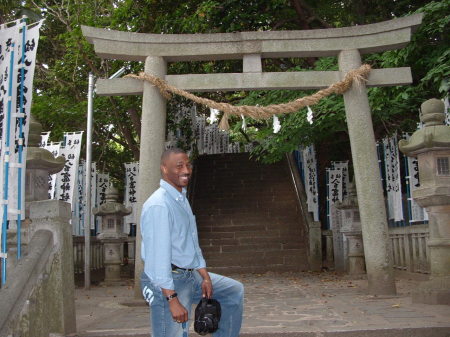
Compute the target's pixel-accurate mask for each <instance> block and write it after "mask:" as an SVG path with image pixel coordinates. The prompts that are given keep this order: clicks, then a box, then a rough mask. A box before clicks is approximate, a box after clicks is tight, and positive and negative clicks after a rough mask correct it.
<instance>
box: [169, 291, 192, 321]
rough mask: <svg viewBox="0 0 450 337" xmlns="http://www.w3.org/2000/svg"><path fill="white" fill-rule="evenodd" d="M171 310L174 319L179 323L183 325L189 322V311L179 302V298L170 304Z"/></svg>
mask: <svg viewBox="0 0 450 337" xmlns="http://www.w3.org/2000/svg"><path fill="white" fill-rule="evenodd" d="M169 309H170V312H171V313H172V318H173V320H174V321H175V322H177V323H183V322H186V321H187V320H188V311H187V310H186V308H185V307H184V306H183V305H182V304H181V303H180V301H178V298H176V297H175V298H174V299H172V300H170V302H169Z"/></svg>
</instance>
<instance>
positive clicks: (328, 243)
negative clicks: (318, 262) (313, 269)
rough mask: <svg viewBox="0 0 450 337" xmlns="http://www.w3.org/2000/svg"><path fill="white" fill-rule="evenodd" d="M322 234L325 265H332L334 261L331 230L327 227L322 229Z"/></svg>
mask: <svg viewBox="0 0 450 337" xmlns="http://www.w3.org/2000/svg"><path fill="white" fill-rule="evenodd" d="M322 235H323V236H324V237H325V249H326V253H325V260H326V264H327V266H328V267H329V266H332V265H333V263H334V253H333V232H332V231H331V230H329V229H327V230H324V231H322Z"/></svg>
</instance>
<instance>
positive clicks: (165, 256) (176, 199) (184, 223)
mask: <svg viewBox="0 0 450 337" xmlns="http://www.w3.org/2000/svg"><path fill="white" fill-rule="evenodd" d="M141 235H142V245H141V257H142V259H143V260H144V271H145V273H146V274H147V276H148V277H149V278H150V280H151V281H152V282H153V283H154V284H155V285H156V286H159V287H161V288H164V289H174V284H173V279H172V267H171V264H172V263H173V264H174V265H176V266H178V267H181V268H193V269H200V268H205V267H206V263H205V259H204V258H203V255H202V251H201V249H200V246H199V243H198V234H197V224H196V222H195V216H194V214H193V213H192V209H191V206H190V205H189V201H188V200H187V198H186V189H184V188H183V191H182V193H180V192H178V190H177V189H176V188H175V187H173V186H172V185H170V184H169V183H167V182H166V181H164V180H163V179H161V181H160V188H159V189H158V190H156V191H155V192H154V193H153V194H152V195H151V196H150V198H148V199H147V201H146V202H145V203H144V205H143V207H142V213H141Z"/></svg>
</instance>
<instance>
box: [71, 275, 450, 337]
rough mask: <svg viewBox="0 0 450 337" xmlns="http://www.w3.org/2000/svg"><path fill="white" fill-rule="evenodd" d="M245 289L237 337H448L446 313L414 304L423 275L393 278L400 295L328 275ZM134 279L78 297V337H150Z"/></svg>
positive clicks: (265, 278) (262, 279)
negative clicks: (413, 294)
mask: <svg viewBox="0 0 450 337" xmlns="http://www.w3.org/2000/svg"><path fill="white" fill-rule="evenodd" d="M233 277H234V278H235V279H237V280H239V281H241V282H242V283H243V284H244V286H245V291H246V295H245V308H244V323H243V327H242V330H241V331H242V333H241V335H242V336H248V337H250V336H252V337H253V336H254V337H256V336H258V337H269V336H271V337H272V336H289V337H312V336H317V337H318V336H321V337H325V336H346V337H347V336H348V337H353V336H355V337H356V336H358V337H364V336H374V337H375V336H377V337H379V336H396V337H397V336H410V337H428V336H429V337H432V336H433V337H450V306H445V305H425V304H413V303H412V301H411V291H412V290H413V289H414V288H416V287H417V286H418V285H419V284H420V282H422V281H424V280H426V279H427V276H426V275H420V274H410V273H405V272H401V273H397V274H396V285H397V290H398V295H397V296H390V297H386V296H385V297H375V296H369V295H367V293H366V290H367V280H364V279H359V280H356V279H350V278H349V277H347V276H342V275H336V274H335V273H331V272H322V273H305V272H303V273H283V274H276V273H267V274H238V275H233ZM132 287H133V282H132V280H128V281H124V282H123V283H122V285H120V286H109V287H105V286H93V287H91V289H90V290H84V289H82V288H78V289H77V290H76V311H77V331H78V333H77V334H76V336H80V337H94V336H95V337H96V336H114V337H121V336H139V337H141V336H142V337H143V336H149V335H150V333H149V331H150V323H149V307H148V306H146V305H145V303H144V301H143V300H135V299H134V298H133V288H132ZM192 335H193V336H198V335H197V334H195V333H194V332H193V333H192Z"/></svg>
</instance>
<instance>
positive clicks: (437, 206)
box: [399, 99, 450, 304]
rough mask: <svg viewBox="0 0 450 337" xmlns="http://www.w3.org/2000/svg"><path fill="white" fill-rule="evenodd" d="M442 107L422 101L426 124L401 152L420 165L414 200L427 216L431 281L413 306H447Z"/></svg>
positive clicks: (449, 143) (449, 147)
mask: <svg viewBox="0 0 450 337" xmlns="http://www.w3.org/2000/svg"><path fill="white" fill-rule="evenodd" d="M444 109H445V107H444V103H443V102H442V101H440V100H438V99H430V100H427V101H425V102H424V103H423V104H422V106H421V110H422V113H421V115H420V120H421V121H422V122H423V123H424V124H425V125H424V127H423V128H422V129H421V130H417V131H416V132H414V134H413V135H412V136H411V138H410V139H409V140H408V141H406V140H401V141H400V142H399V148H400V151H402V152H403V153H404V154H405V155H407V156H410V157H417V160H418V162H419V181H420V187H419V188H417V189H416V190H414V191H413V198H414V200H416V202H417V203H418V204H419V205H420V206H421V207H424V208H426V210H427V212H428V216H429V229H430V238H429V240H428V248H429V252H430V261H431V275H430V280H429V281H427V282H425V283H424V284H422V285H421V287H420V288H419V289H418V290H417V291H416V292H415V293H413V302H419V303H427V304H450V127H449V126H446V125H444V120H445V114H444Z"/></svg>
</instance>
